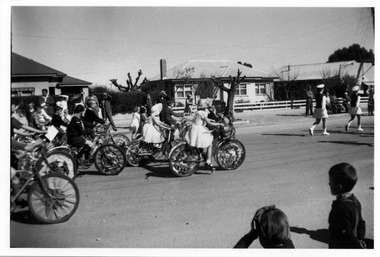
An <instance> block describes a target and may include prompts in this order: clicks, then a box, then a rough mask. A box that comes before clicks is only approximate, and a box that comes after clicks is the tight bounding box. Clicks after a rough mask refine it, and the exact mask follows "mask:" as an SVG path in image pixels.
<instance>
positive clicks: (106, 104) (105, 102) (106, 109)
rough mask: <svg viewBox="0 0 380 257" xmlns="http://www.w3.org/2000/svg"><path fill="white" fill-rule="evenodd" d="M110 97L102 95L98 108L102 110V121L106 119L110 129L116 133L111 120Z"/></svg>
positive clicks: (105, 94)
mask: <svg viewBox="0 0 380 257" xmlns="http://www.w3.org/2000/svg"><path fill="white" fill-rule="evenodd" d="M111 99H112V97H111V96H110V95H108V94H107V93H106V92H104V93H103V99H102V100H101V101H100V108H102V116H103V119H104V121H107V119H108V120H109V121H110V123H111V126H112V129H113V130H115V131H117V129H116V126H115V123H114V121H113V119H112V106H111Z"/></svg>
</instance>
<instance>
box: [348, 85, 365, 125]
mask: <svg viewBox="0 0 380 257" xmlns="http://www.w3.org/2000/svg"><path fill="white" fill-rule="evenodd" d="M358 91H359V86H354V87H353V88H352V94H351V101H350V106H351V108H350V110H349V113H350V115H351V119H350V120H349V121H348V123H347V124H346V131H349V129H350V125H351V122H352V121H353V120H354V119H355V117H357V119H358V131H363V129H362V124H361V116H362V114H363V112H362V108H361V107H360V95H359V93H358Z"/></svg>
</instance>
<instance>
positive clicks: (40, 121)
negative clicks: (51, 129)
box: [32, 103, 51, 130]
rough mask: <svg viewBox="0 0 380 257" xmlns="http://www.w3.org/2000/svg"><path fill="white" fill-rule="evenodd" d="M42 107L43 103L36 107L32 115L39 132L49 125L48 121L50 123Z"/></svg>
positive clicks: (49, 118)
mask: <svg viewBox="0 0 380 257" xmlns="http://www.w3.org/2000/svg"><path fill="white" fill-rule="evenodd" d="M44 106H45V104H44V103H42V106H39V105H37V106H36V110H35V111H34V112H33V114H32V117H33V120H34V124H35V125H36V127H37V129H41V130H45V129H46V125H47V124H48V123H49V121H51V117H50V116H49V115H47V113H46V112H45V110H44V109H43V107H44Z"/></svg>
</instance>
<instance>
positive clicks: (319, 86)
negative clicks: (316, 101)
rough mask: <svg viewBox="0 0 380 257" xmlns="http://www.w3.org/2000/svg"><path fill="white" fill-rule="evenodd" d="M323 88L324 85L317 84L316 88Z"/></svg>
mask: <svg viewBox="0 0 380 257" xmlns="http://www.w3.org/2000/svg"><path fill="white" fill-rule="evenodd" d="M324 87H325V84H319V85H318V86H317V88H324Z"/></svg>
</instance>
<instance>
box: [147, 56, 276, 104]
mask: <svg viewBox="0 0 380 257" xmlns="http://www.w3.org/2000/svg"><path fill="white" fill-rule="evenodd" d="M238 70H240V71H241V77H245V78H244V80H243V81H242V82H241V83H240V85H239V86H238V88H237V89H236V95H235V100H236V101H242V102H260V101H267V100H268V99H269V98H271V97H273V80H274V79H275V78H274V77H271V76H269V75H268V74H267V73H265V72H263V71H260V70H258V69H255V68H254V67H252V65H248V64H242V63H238V62H233V61H223V60H189V61H187V62H184V63H182V64H180V65H177V66H175V67H173V68H171V69H169V70H167V68H166V60H164V59H162V60H161V61H160V71H161V72H160V74H159V75H157V76H155V77H153V78H150V79H149V82H148V85H149V86H150V88H151V90H152V91H161V90H165V91H166V93H167V94H168V95H169V97H170V98H172V99H174V100H175V102H176V103H178V102H181V103H185V100H186V97H187V95H190V96H192V98H193V99H197V98H199V97H200V95H201V92H200V91H202V90H203V91H208V92H209V93H210V94H212V95H213V96H215V99H216V100H221V101H227V93H226V92H223V91H221V90H220V89H219V88H218V87H216V86H215V85H214V83H213V81H212V79H211V78H212V77H215V78H217V79H220V80H221V81H222V82H223V84H224V85H225V86H227V87H228V86H229V81H230V76H231V77H234V76H237V73H238Z"/></svg>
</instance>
